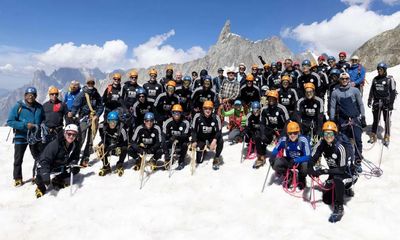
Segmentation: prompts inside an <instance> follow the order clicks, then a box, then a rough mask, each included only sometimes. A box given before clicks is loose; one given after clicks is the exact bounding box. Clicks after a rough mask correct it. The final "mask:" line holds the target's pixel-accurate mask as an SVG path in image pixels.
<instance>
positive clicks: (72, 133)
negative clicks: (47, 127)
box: [65, 132, 78, 138]
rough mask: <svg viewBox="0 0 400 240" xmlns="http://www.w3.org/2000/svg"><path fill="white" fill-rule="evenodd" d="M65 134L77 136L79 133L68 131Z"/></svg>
mask: <svg viewBox="0 0 400 240" xmlns="http://www.w3.org/2000/svg"><path fill="white" fill-rule="evenodd" d="M65 135H67V136H68V137H73V138H76V136H77V135H78V134H76V133H75V132H66V133H65Z"/></svg>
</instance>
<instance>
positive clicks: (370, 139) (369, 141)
mask: <svg viewBox="0 0 400 240" xmlns="http://www.w3.org/2000/svg"><path fill="white" fill-rule="evenodd" d="M376 139H377V138H376V133H371V135H369V140H368V143H371V144H372V143H375V142H376Z"/></svg>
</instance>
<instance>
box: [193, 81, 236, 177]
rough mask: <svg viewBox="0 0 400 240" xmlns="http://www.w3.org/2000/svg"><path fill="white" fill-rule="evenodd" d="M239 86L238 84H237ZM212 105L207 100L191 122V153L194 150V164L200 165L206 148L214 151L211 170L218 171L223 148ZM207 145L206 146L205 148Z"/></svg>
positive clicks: (217, 118) (216, 117)
mask: <svg viewBox="0 0 400 240" xmlns="http://www.w3.org/2000/svg"><path fill="white" fill-rule="evenodd" d="M238 84H239V83H238ZM213 110H214V104H213V102H211V101H209V100H207V101H205V102H204V104H203V111H202V113H197V114H196V115H195V116H194V117H193V121H192V151H193V150H196V151H197V152H196V163H202V162H203V157H204V151H205V150H206V148H207V147H209V149H210V150H211V151H215V155H214V160H213V169H214V170H218V169H219V166H220V165H222V164H223V161H222V157H221V153H222V149H223V147H224V140H223V139H222V125H221V120H220V118H219V117H218V115H216V114H214V113H213ZM207 145H208V146H207Z"/></svg>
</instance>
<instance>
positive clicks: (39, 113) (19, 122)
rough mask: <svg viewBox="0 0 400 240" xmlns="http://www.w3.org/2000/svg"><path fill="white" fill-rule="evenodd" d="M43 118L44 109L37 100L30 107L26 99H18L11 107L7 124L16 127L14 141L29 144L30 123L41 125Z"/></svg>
mask: <svg viewBox="0 0 400 240" xmlns="http://www.w3.org/2000/svg"><path fill="white" fill-rule="evenodd" d="M19 110H20V112H19V113H18V111H19ZM43 120H44V111H43V107H42V105H41V104H40V103H38V102H35V103H34V104H33V105H32V106H31V107H29V106H28V105H26V103H25V101H18V102H17V104H15V106H14V107H13V108H12V109H11V111H10V113H9V115H8V119H7V125H8V126H10V127H12V128H13V129H15V136H14V143H15V144H27V139H26V137H27V134H28V123H33V124H37V125H40V124H41V123H42V122H43Z"/></svg>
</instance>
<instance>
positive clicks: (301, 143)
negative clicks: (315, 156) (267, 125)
mask: <svg viewBox="0 0 400 240" xmlns="http://www.w3.org/2000/svg"><path fill="white" fill-rule="evenodd" d="M281 149H284V151H285V152H284V156H286V157H287V158H289V159H290V160H293V161H294V162H295V163H302V162H308V160H310V158H311V148H310V143H309V141H308V139H307V138H306V137H305V136H303V135H300V136H299V138H298V139H297V141H296V142H292V141H290V139H288V137H286V136H284V137H281V138H280V139H279V142H278V143H277V144H276V147H275V148H274V150H272V156H273V157H276V155H277V154H278V152H279V151H280V150H281Z"/></svg>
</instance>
